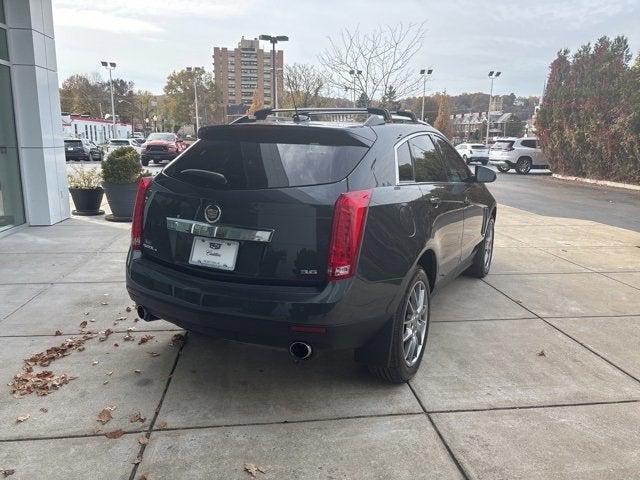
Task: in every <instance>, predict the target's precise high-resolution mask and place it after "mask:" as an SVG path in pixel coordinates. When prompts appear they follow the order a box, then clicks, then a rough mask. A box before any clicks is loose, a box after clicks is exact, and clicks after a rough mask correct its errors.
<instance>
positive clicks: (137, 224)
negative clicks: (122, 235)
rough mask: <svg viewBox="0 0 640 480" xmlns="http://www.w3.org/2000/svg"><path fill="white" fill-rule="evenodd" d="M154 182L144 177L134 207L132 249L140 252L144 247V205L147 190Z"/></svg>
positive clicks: (151, 178)
mask: <svg viewBox="0 0 640 480" xmlns="http://www.w3.org/2000/svg"><path fill="white" fill-rule="evenodd" d="M151 182H153V177H142V178H141V179H140V181H139V182H138V192H137V193H136V203H135V205H134V207H133V221H132V222H131V249H132V250H140V247H141V245H142V228H143V226H144V204H145V201H146V196H147V190H149V187H150V186H151Z"/></svg>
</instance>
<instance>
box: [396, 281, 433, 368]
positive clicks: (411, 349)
mask: <svg viewBox="0 0 640 480" xmlns="http://www.w3.org/2000/svg"><path fill="white" fill-rule="evenodd" d="M427 298H428V297H427V286H426V285H425V284H424V282H423V281H421V280H419V281H417V282H416V283H415V284H414V285H413V287H412V288H411V293H410V294H409V297H408V298H407V302H406V304H405V307H404V314H403V319H404V323H403V332H402V355H403V358H404V361H405V363H406V364H407V366H409V367H412V366H413V365H415V364H416V362H417V361H418V359H419V358H420V354H421V353H422V349H423V348H424V341H425V337H426V333H427V315H428V311H429V305H428V299H427Z"/></svg>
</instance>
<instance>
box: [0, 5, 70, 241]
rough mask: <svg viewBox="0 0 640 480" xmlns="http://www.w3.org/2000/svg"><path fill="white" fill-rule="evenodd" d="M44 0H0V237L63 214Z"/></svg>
mask: <svg viewBox="0 0 640 480" xmlns="http://www.w3.org/2000/svg"><path fill="white" fill-rule="evenodd" d="M60 115H61V114H60V96H59V92H58V73H57V67H56V52H55V37H54V32H53V17H52V11H51V0H0V236H1V235H3V234H5V233H6V232H8V231H12V230H15V229H16V228H17V227H19V226H21V225H53V224H55V223H57V222H60V221H61V220H64V219H65V218H68V217H69V199H68V189H67V180H66V171H65V158H64V142H63V134H62V123H61V121H60V118H61V116H60Z"/></svg>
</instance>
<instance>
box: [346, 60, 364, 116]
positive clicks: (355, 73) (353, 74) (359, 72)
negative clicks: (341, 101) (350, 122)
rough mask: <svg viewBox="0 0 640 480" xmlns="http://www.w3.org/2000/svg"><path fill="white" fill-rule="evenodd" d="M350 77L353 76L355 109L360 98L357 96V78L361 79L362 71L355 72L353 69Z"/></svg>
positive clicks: (352, 85)
mask: <svg viewBox="0 0 640 480" xmlns="http://www.w3.org/2000/svg"><path fill="white" fill-rule="evenodd" d="M349 75H351V90H352V93H353V108H356V107H357V106H358V105H357V101H358V98H357V96H356V77H359V76H361V75H362V70H354V69H351V70H349Z"/></svg>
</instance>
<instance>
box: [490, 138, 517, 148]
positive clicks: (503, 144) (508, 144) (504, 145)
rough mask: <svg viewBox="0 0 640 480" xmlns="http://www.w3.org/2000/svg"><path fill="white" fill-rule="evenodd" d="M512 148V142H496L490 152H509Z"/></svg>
mask: <svg viewBox="0 0 640 480" xmlns="http://www.w3.org/2000/svg"><path fill="white" fill-rule="evenodd" d="M511 147H513V142H512V141H508V140H498V141H497V142H496V143H494V144H493V145H491V150H509V149H510V148H511Z"/></svg>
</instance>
